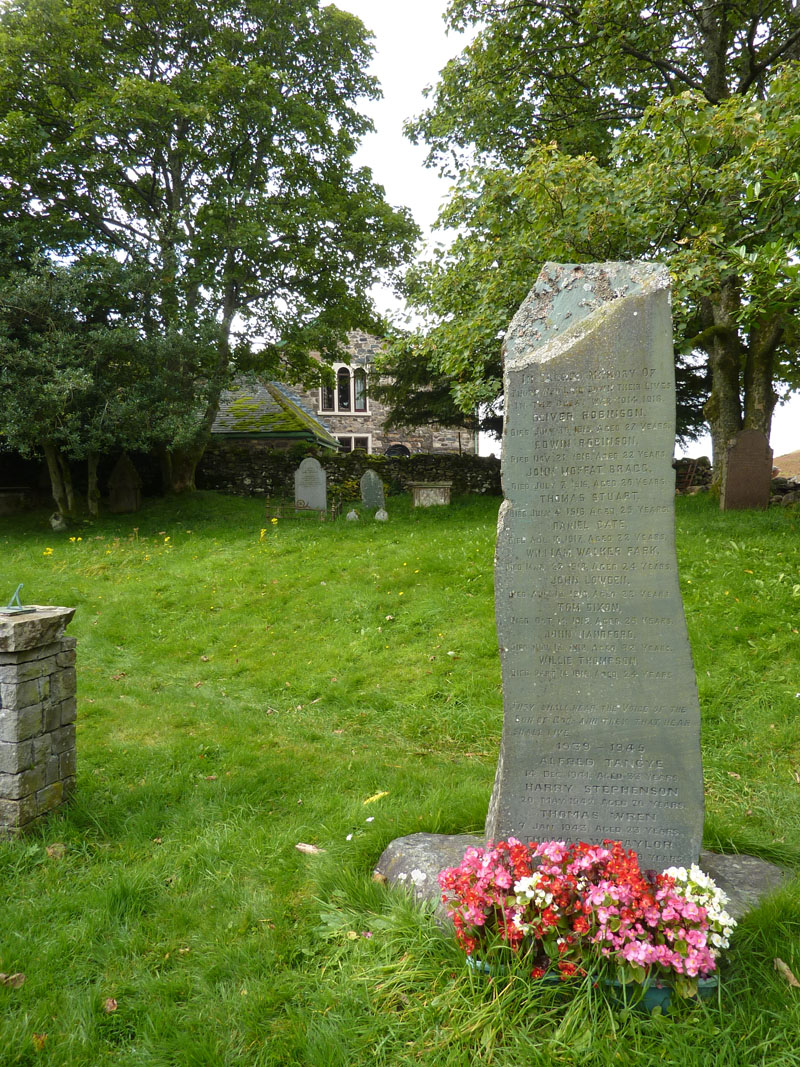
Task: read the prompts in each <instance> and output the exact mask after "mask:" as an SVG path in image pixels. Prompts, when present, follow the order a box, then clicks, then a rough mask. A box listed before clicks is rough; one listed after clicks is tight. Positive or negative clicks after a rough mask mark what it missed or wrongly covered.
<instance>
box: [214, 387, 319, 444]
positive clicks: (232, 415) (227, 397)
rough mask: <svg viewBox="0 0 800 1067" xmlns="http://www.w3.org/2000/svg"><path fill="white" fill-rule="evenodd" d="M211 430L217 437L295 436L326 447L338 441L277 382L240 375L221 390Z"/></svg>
mask: <svg viewBox="0 0 800 1067" xmlns="http://www.w3.org/2000/svg"><path fill="white" fill-rule="evenodd" d="M211 432H212V434H215V435H218V436H221V437H255V438H262V439H264V438H265V439H269V438H281V439H286V438H296V439H297V440H300V441H314V442H316V443H317V444H320V445H323V446H324V447H326V448H331V449H336V450H338V448H339V442H338V441H337V440H336V438H335V437H333V435H332V434H331V432H330V431H329V430H328V428H327V426H325V425H324V423H322V422H321V421H320V420H319V419H318V418H317V417H316V416H315V415H312V413H311V412H310V411H309V410H308V408H306V407H305V406H304V404H303V402H302V401H301V400H300V398H299V397H298V396H296V395H295V394H294V393H292V392H291V391H290V390H289V389H287V388H286V386H284V385H278V384H277V382H264V381H259V380H257V379H240V380H238V381H237V382H235V383H234V385H233V388H232V389H226V390H225V392H223V394H222V396H221V398H220V403H219V410H218V411H217V416H216V418H215V419H214V423H213V425H212V427H211Z"/></svg>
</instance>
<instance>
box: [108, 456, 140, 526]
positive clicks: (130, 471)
mask: <svg viewBox="0 0 800 1067" xmlns="http://www.w3.org/2000/svg"><path fill="white" fill-rule="evenodd" d="M108 488H109V490H110V492H109V497H108V510H109V511H110V512H112V513H113V514H114V515H124V514H126V513H128V512H132V511H138V510H139V508H140V507H141V506H142V479H141V478H140V477H139V472H138V471H137V469H136V467H135V466H134V465H133V460H132V459H131V458H130V456H129V455H128V454H127V453H126V452H123V453H122V455H121V456H120V457H119V459H118V460H117V462H116V465H115V466H114V469H113V470H112V472H111V474H110V475H109V477H108Z"/></svg>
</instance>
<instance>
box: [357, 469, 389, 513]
mask: <svg viewBox="0 0 800 1067" xmlns="http://www.w3.org/2000/svg"><path fill="white" fill-rule="evenodd" d="M361 503H362V504H363V505H364V507H365V508H382V507H384V506H385V504H386V495H385V493H384V489H383V482H382V481H381V479H380V476H379V475H378V474H376V473H375V471H373V470H368V471H364V473H363V474H362V475H361Z"/></svg>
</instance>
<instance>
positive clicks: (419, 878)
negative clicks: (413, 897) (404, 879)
mask: <svg viewBox="0 0 800 1067" xmlns="http://www.w3.org/2000/svg"><path fill="white" fill-rule="evenodd" d="M427 880H428V876H427V874H426V873H425V872H424V871H421V870H420V869H419V868H418V867H416V868H415V869H414V870H413V871H412V872H411V881H412V882H413V883H414V885H422V883H423V882H427Z"/></svg>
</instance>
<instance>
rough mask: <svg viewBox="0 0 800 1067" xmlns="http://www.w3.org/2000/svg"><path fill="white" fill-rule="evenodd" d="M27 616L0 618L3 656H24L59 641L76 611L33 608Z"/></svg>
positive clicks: (0, 641) (0, 638)
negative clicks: (26, 651) (29, 650)
mask: <svg viewBox="0 0 800 1067" xmlns="http://www.w3.org/2000/svg"><path fill="white" fill-rule="evenodd" d="M30 606H31V607H33V608H34V609H35V610H34V611H29V612H26V613H25V614H24V615H2V614H0V652H22V651H24V650H25V649H28V648H38V647H39V646H41V645H49V644H51V643H52V642H53V641H57V640H58V639H59V638H60V637H61V636H62V634H63V633H64V630H65V629H66V628H67V625H68V624H69V623H70V622H71V621H72V617H73V615H74V614H75V608H57V607H48V606H45V605H41V604H34V605H30Z"/></svg>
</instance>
